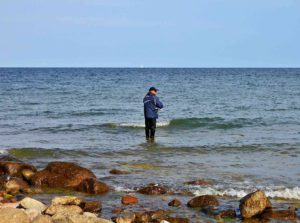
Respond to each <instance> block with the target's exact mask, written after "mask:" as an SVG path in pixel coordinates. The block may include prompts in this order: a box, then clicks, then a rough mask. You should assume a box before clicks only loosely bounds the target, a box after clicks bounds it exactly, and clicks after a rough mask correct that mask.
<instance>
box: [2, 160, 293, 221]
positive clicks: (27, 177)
mask: <svg viewBox="0 0 300 223" xmlns="http://www.w3.org/2000/svg"><path fill="white" fill-rule="evenodd" d="M110 172H111V174H113V175H117V174H130V173H129V172H127V171H120V170H117V169H113V170H112V171H110ZM188 183H189V184H192V185H208V184H210V182H208V181H204V180H197V181H192V182H188ZM0 188H1V190H0V191H1V192H0V223H4V222H5V223H9V222H12V223H27V222H28V223H85V222H86V223H107V222H116V223H187V222H193V220H194V219H190V218H187V217H185V216H178V215H177V214H176V212H179V211H180V210H181V209H188V210H191V211H194V210H195V211H197V212H202V213H204V214H206V215H208V216H209V217H211V218H213V219H215V220H216V221H223V219H232V220H233V221H234V220H236V221H240V220H241V219H242V220H243V221H245V222H251V223H252V222H267V221H268V220H269V219H278V220H282V221H286V220H296V219H297V216H296V211H295V209H294V208H289V209H287V210H277V209H275V208H273V207H272V204H271V202H270V200H269V199H268V198H267V196H266V195H265V193H264V192H263V191H255V192H253V193H250V194H248V195H247V196H245V197H244V198H242V199H241V200H240V204H239V207H236V208H237V209H227V210H223V209H221V208H219V207H220V203H222V201H219V197H217V196H214V195H202V196H196V197H193V198H190V199H189V200H188V201H187V202H182V201H181V200H179V199H177V198H175V197H173V199H171V200H169V201H165V202H166V204H165V206H167V207H169V208H166V209H164V210H156V209H154V210H153V207H152V210H151V207H150V209H149V207H143V208H142V210H138V208H137V209H135V207H142V205H140V198H138V196H137V195H138V194H139V196H142V197H143V199H145V200H147V197H148V196H157V197H161V196H169V197H172V196H173V195H174V194H173V193H172V192H171V191H170V189H169V188H167V187H165V186H162V185H158V184H149V185H146V186H144V187H141V188H137V189H136V191H135V193H133V194H126V195H124V196H123V197H121V198H120V201H119V204H118V205H119V206H120V205H121V207H118V208H113V209H112V210H111V216H110V218H111V219H110V220H106V219H103V218H99V215H100V214H101V210H102V204H101V202H100V201H98V200H96V201H95V200H93V201H88V200H84V199H81V198H79V197H76V196H57V197H55V198H53V199H52V201H51V203H50V204H48V205H46V204H44V203H42V202H40V201H38V200H35V199H33V198H31V196H32V195H34V194H36V193H44V192H47V191H48V190H49V188H51V189H53V188H54V189H60V188H63V189H67V190H71V191H78V192H81V193H82V192H83V193H87V194H91V195H94V194H102V193H106V192H108V191H109V187H108V185H106V184H105V183H104V182H101V181H99V180H97V178H96V176H95V174H94V173H93V172H92V171H90V170H88V169H86V168H84V167H81V166H79V165H77V164H74V163H69V162H50V163H49V164H48V165H47V166H46V167H45V168H44V169H42V170H37V169H36V168H35V167H34V166H32V165H29V164H26V163H23V162H21V161H19V160H7V161H3V160H2V161H0ZM185 195H187V196H190V194H185ZM140 209H141V208H140ZM236 210H239V211H236Z"/></svg>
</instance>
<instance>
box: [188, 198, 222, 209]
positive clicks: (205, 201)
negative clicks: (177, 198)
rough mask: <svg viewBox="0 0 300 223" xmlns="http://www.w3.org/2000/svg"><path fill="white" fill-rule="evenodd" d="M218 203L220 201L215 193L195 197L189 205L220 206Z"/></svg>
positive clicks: (194, 206)
mask: <svg viewBox="0 0 300 223" xmlns="http://www.w3.org/2000/svg"><path fill="white" fill-rule="evenodd" d="M218 205H219V201H218V199H217V197H216V196H214V195H202V196H198V197H194V198H193V199H191V200H190V201H189V202H188V203H187V206H188V207H191V208H196V207H207V206H218Z"/></svg>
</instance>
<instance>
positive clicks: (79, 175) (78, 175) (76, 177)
mask: <svg viewBox="0 0 300 223" xmlns="http://www.w3.org/2000/svg"><path fill="white" fill-rule="evenodd" d="M89 178H96V176H95V175H94V174H93V172H92V171H90V170H88V169H86V168H84V167H81V166H78V165H77V164H75V163H69V162H51V163H49V164H48V165H47V167H46V168H45V169H44V170H41V171H38V172H37V173H36V174H34V175H33V176H32V177H31V180H30V181H31V183H32V184H33V185H34V186H48V187H70V188H75V187H77V186H78V185H79V184H80V183H81V182H82V181H83V180H85V179H89Z"/></svg>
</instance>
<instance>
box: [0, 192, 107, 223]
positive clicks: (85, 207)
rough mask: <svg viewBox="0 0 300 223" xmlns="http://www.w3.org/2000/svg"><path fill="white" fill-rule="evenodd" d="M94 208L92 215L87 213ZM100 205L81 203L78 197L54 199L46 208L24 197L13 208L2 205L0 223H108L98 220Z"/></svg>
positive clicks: (36, 201) (40, 203)
mask: <svg viewBox="0 0 300 223" xmlns="http://www.w3.org/2000/svg"><path fill="white" fill-rule="evenodd" d="M91 207H94V209H93V210H94V213H93V212H89V211H90V210H91ZM100 207H101V204H100V203H97V204H95V202H92V204H89V202H88V201H82V200H81V199H79V198H78V197H72V196H62V197H55V198H54V199H53V200H52V202H51V204H50V205H48V206H46V205H45V204H43V203H42V202H40V201H38V200H35V199H32V198H30V197H26V198H24V199H23V200H21V201H20V202H17V203H16V204H15V207H9V206H6V205H3V206H2V207H1V208H0V223H8V222H11V223H85V222H86V223H109V222H111V221H110V220H106V219H102V218H98V216H97V214H98V213H99V212H100V210H101V208H100Z"/></svg>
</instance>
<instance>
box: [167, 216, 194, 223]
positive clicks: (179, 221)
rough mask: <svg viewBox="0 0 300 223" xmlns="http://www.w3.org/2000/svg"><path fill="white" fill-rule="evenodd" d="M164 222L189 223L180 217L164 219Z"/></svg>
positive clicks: (186, 219)
mask: <svg viewBox="0 0 300 223" xmlns="http://www.w3.org/2000/svg"><path fill="white" fill-rule="evenodd" d="M164 220H166V221H168V222H170V223H189V222H190V221H189V219H188V218H181V217H169V216H168V217H166V218H165V219H164Z"/></svg>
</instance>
